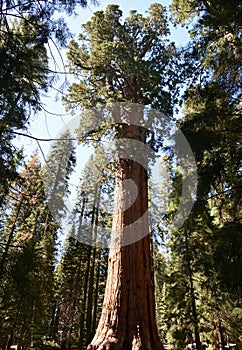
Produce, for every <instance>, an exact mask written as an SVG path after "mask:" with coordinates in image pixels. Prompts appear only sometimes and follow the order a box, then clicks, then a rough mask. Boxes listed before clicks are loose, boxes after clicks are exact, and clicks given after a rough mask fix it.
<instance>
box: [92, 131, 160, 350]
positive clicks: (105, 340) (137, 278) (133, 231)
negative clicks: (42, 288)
mask: <svg viewBox="0 0 242 350" xmlns="http://www.w3.org/2000/svg"><path fill="white" fill-rule="evenodd" d="M142 129H143V128H141V127H138V126H134V125H132V126H130V127H129V126H127V125H126V126H125V127H124V130H125V133H126V137H127V138H134V137H135V136H136V135H137V134H138V135H140V136H141V137H140V141H142V142H144V143H145V133H144V129H143V130H142ZM128 179H131V180H133V181H134V182H135V184H136V186H137V189H138V194H137V197H136V200H135V202H134V203H133V204H131V206H130V207H129V208H128V209H127V210H124V211H121V210H119V211H117V212H116V213H115V214H114V216H113V231H112V242H113V243H115V248H112V249H110V255H109V261H108V276H107V283H106V290H105V296H104V302H103V309H102V314H101V318H100V321H99V325H98V328H97V330H96V334H95V336H94V339H93V340H92V342H91V344H90V345H89V346H88V348H87V349H89V350H138V349H140V350H141V349H142V350H156V349H157V350H163V349H164V347H163V345H162V343H161V342H160V340H159V337H158V332H157V326H156V320H155V301H154V286H153V278H152V269H151V253H150V244H151V242H150V235H149V225H148V215H146V214H147V207H148V196H147V173H146V170H145V169H144V167H143V166H141V165H140V164H139V163H137V162H135V161H134V160H131V159H119V160H118V161H117V166H116V182H115V203H116V204H117V206H118V207H120V208H126V207H127V202H129V193H128V192H129V189H128V188H127V186H125V181H124V180H128ZM140 218H142V220H141V221H139V220H140ZM135 222H136V224H135ZM140 222H142V224H141V225H140V224H139V223H140ZM141 231H142V232H141ZM144 232H145V235H144V234H143V233H144ZM125 235H129V237H130V236H131V235H132V237H133V238H134V239H133V241H135V240H137V241H135V243H132V244H129V245H123V244H122V242H123V241H124V240H125V239H126V238H125ZM139 237H143V238H140V239H139Z"/></svg>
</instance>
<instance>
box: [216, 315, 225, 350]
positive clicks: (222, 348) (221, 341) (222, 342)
mask: <svg viewBox="0 0 242 350" xmlns="http://www.w3.org/2000/svg"><path fill="white" fill-rule="evenodd" d="M217 327H218V341H219V349H220V350H226V348H225V345H226V344H225V339H224V334H223V327H222V323H221V318H220V315H219V314H218V323H217Z"/></svg>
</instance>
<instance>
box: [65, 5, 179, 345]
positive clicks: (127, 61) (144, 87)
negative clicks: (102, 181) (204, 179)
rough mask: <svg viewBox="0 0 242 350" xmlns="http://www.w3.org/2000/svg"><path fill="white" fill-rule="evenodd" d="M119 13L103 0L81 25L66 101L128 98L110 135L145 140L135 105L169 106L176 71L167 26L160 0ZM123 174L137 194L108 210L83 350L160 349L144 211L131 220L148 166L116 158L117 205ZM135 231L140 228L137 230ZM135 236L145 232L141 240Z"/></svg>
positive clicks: (105, 130) (142, 200) (141, 204)
mask: <svg viewBox="0 0 242 350" xmlns="http://www.w3.org/2000/svg"><path fill="white" fill-rule="evenodd" d="M121 17H122V12H121V10H120V9H119V7H118V6H117V5H109V6H108V7H107V9H106V11H105V12H103V11H99V12H96V13H95V14H94V16H93V17H92V19H91V21H89V22H87V23H86V24H84V25H83V33H82V34H80V36H79V42H75V41H72V42H71V43H70V45H69V53H68V58H69V61H70V70H71V71H72V72H73V73H74V74H75V76H76V77H77V78H79V82H77V83H75V84H73V85H72V86H71V87H70V89H69V94H68V96H67V98H66V103H67V105H68V106H69V107H70V108H71V107H73V106H79V105H81V106H88V107H94V106H97V105H99V106H100V105H105V104H106V103H107V102H117V101H118V102H126V105H125V107H123V108H122V107H121V108H120V109H119V110H118V112H117V109H115V108H113V109H112V108H111V114H112V117H113V121H114V124H115V125H113V124H112V127H113V131H114V134H115V135H116V138H120V137H122V138H126V139H129V140H133V139H136V140H138V141H139V142H140V145H142V144H143V145H144V144H147V142H148V141H147V140H148V135H149V136H150V133H149V131H148V130H146V129H145V128H144V127H142V126H139V125H142V121H143V119H144V109H143V107H141V105H139V106H140V107H138V106H137V104H143V105H146V106H149V107H154V108H156V109H159V110H161V111H165V112H167V113H168V112H169V111H170V108H171V103H170V95H169V93H167V92H166V91H165V89H164V87H165V86H166V87H167V85H168V84H169V83H171V84H172V77H173V76H174V72H173V73H172V71H171V70H170V72H169V73H170V74H169V77H168V74H167V73H168V70H169V68H168V67H169V63H170V60H171V57H172V56H173V57H174V46H173V45H171V44H170V45H168V44H167V39H166V37H167V35H168V33H169V30H168V26H167V19H166V12H165V9H164V8H163V7H162V6H161V5H159V4H154V5H152V6H151V7H150V8H149V11H148V14H147V17H143V16H142V15H141V14H138V13H137V12H136V11H131V12H130V16H129V17H128V18H126V19H125V21H122V18H121ZM173 68H174V67H173ZM123 106H124V105H123ZM130 116H131V117H130ZM88 118H90V114H88V113H86V114H85V116H84V117H83V118H82V122H81V125H82V131H83V132H85V130H87V131H88V125H89V126H90V123H91V122H90V119H88ZM100 118H101V116H100ZM132 118H133V119H132ZM106 122H107V120H106V119H105V116H104V117H103V119H102V127H100V128H99V130H95V133H93V137H95V135H97V132H98V131H100V132H102V134H106V135H108V134H109V133H110V132H111V131H110V124H109V126H108V124H107V123H106ZM105 123H106V125H105ZM132 124H136V125H132ZM88 135H89V136H90V132H89V133H88ZM98 137H100V135H98ZM149 139H150V138H149ZM151 139H152V137H151ZM150 141H151V140H150ZM151 143H152V142H150V144H151ZM147 147H148V146H147ZM127 179H131V180H133V182H135V184H136V186H137V188H138V194H137V198H136V200H135V202H134V203H133V204H132V205H131V206H130V207H129V208H128V209H127V210H124V211H117V212H116V213H115V215H114V216H113V231H112V235H113V236H112V242H114V245H115V247H114V248H113V249H111V250H110V256H109V265H108V277H107V284H106V291H105V296H104V303H103V309H102V315H101V318H100V321H99V325H98V328H97V330H96V334H95V336H94V339H93V340H92V342H91V343H90V345H89V346H88V349H93V350H94V349H152V350H153V349H163V345H162V343H161V341H160V340H159V338H158V334H157V327H156V320H155V303H154V291H153V278H152V268H151V254H150V235H149V227H148V219H147V216H144V217H145V218H144V219H143V220H142V229H141V225H140V226H139V225H132V223H133V222H135V221H137V220H138V219H139V218H141V217H142V216H143V214H144V213H145V212H146V210H147V206H148V199H147V173H146V170H145V168H144V167H143V166H142V165H140V164H139V163H137V162H135V161H134V160H132V159H124V158H122V157H118V158H117V160H116V177H115V204H116V205H117V206H119V207H121V208H122V207H123V208H125V202H126V203H127V201H129V200H130V198H127V197H128V191H126V189H125V180H127ZM141 230H142V232H145V235H143V236H142V235H141V232H140V231H141ZM125 234H127V235H130V236H131V235H132V236H133V238H134V239H133V241H135V243H132V244H127V245H126V244H123V242H124V241H125ZM114 236H115V237H114ZM140 236H142V237H143V238H141V239H139V237H140Z"/></svg>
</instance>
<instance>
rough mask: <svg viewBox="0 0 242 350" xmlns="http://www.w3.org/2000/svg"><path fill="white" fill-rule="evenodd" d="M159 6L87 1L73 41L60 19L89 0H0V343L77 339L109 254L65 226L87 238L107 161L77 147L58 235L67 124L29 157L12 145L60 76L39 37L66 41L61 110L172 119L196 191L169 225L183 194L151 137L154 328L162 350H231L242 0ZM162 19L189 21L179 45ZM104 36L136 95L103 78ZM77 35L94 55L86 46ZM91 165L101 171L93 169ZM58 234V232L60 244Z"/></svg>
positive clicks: (104, 214)
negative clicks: (157, 186) (118, 104)
mask: <svg viewBox="0 0 242 350" xmlns="http://www.w3.org/2000/svg"><path fill="white" fill-rule="evenodd" d="M158 3H159V4H154V5H153V6H150V9H149V16H150V17H149V20H150V22H149V24H147V23H148V22H147V20H146V18H148V15H147V14H143V15H140V14H138V13H137V12H135V11H131V12H130V16H129V18H127V19H125V22H122V14H121V12H120V9H119V7H118V6H117V5H110V6H108V7H107V9H106V10H105V11H99V9H98V6H97V7H96V8H95V11H99V12H97V13H96V14H94V15H93V17H92V20H90V21H89V22H87V23H86V24H85V25H84V26H83V27H80V35H79V37H78V39H77V40H76V41H74V40H71V37H70V35H69V31H68V28H67V24H66V23H65V21H64V19H63V18H67V17H68V16H71V15H72V13H73V12H74V11H75V10H76V11H79V12H81V11H82V10H83V8H84V7H86V6H89V5H90V4H93V5H97V4H95V2H94V1H93V2H92V3H91V2H90V3H89V4H88V3H87V1H86V0H58V1H57V0H52V1H45V0H40V1H31V0H29V1H24V0H19V1H17V0H3V1H1V2H0V94H1V99H0V150H1V154H0V171H1V179H0V192H1V197H0V204H1V208H0V212H1V222H0V234H1V235H0V280H1V285H0V346H1V348H2V350H5V349H7V350H8V349H10V348H11V346H13V345H16V346H17V349H22V348H29V347H32V348H35V349H54V348H55V349H59V348H60V349H63V350H65V349H79V350H82V349H86V347H87V345H88V344H89V343H90V341H91V340H92V338H93V335H94V334H95V329H96V327H97V323H98V319H99V316H100V313H101V309H102V301H103V295H104V290H105V282H106V275H107V261H108V253H109V252H108V249H107V248H99V247H95V246H90V245H87V244H84V243H82V241H81V240H80V239H79V238H78V237H79V235H82V236H85V234H86V232H87V231H88V230H90V227H91V232H92V233H93V234H94V235H95V234H97V230H98V229H99V230H100V228H101V229H102V227H103V228H104V227H107V226H108V227H110V225H111V221H112V215H111V209H110V203H109V202H108V200H107V199H108V198H112V197H113V191H114V188H113V164H111V163H109V166H108V167H107V164H108V160H107V159H105V154H101V153H100V151H99V152H96V153H95V152H94V153H93V155H92V157H90V159H89V161H88V163H87V164H86V165H85V167H84V168H83V169H82V172H81V174H80V179H79V184H76V185H78V191H77V196H76V198H75V208H74V210H73V217H72V223H73V224H72V226H71V228H70V229H69V231H68V232H65V231H64V228H63V227H61V225H60V223H59V222H57V220H55V216H54V215H53V208H52V210H50V208H49V205H48V203H49V201H50V200H51V201H53V202H54V203H57V205H56V207H55V208H54V210H55V212H56V213H59V214H60V215H62V216H64V215H65V210H66V209H65V198H67V197H68V195H70V184H69V179H70V177H71V174H72V173H73V171H74V169H75V164H76V158H77V154H76V149H75V146H74V143H73V141H72V139H71V136H70V134H68V132H66V133H63V134H62V135H61V137H60V139H59V140H54V141H53V143H52V147H51V151H50V152H49V155H48V157H47V158H46V159H45V162H42V163H41V161H40V159H39V156H38V154H37V153H34V154H32V155H30V156H29V157H28V159H27V158H26V156H24V150H23V149H22V148H20V147H17V146H16V143H14V140H15V138H16V136H17V135H18V133H21V134H25V135H26V140H27V139H28V138H30V137H32V136H31V135H29V134H28V126H29V122H30V121H31V118H33V117H34V116H36V115H38V113H41V111H42V110H43V108H44V106H43V103H42V96H43V95H44V94H45V93H46V92H47V91H52V90H54V89H56V86H58V81H57V76H58V73H59V74H60V73H64V72H57V71H58V69H56V70H55V69H53V68H52V67H53V65H51V64H50V61H51V60H53V59H55V57H53V56H52V51H51V45H55V46H56V47H57V48H58V49H59V50H60V49H61V48H63V47H67V49H68V53H67V66H68V67H67V68H68V69H69V72H70V73H71V76H72V78H71V84H69V87H68V88H67V89H65V87H63V89H62V93H63V103H64V104H65V105H66V108H67V109H68V110H69V111H73V109H76V108H79V105H80V104H81V105H82V106H83V105H84V106H95V105H96V104H98V103H100V104H102V103H105V102H109V101H131V102H138V103H144V104H145V105H149V106H152V108H156V109H157V110H160V111H161V112H164V113H165V114H166V115H168V116H169V117H170V118H171V120H172V122H173V123H174V124H176V125H178V126H179V128H180V129H181V130H182V132H183V134H184V135H185V137H186V138H187V140H188V142H189V144H190V146H191V148H192V151H193V154H194V157H195V160H196V166H197V173H198V182H197V185H198V188H197V194H196V198H195V202H194V206H193V208H192V211H191V213H190V215H189V218H188V219H187V220H186V221H185V223H184V225H183V226H182V227H181V228H180V229H179V230H176V231H174V230H171V222H172V219H173V217H174V215H175V212H176V209H177V207H178V206H179V202H180V200H181V196H182V193H181V186H182V180H181V177H182V175H181V171H180V169H179V166H176V165H177V163H176V162H175V161H174V154H173V152H172V151H171V150H170V148H169V147H167V146H166V147H165V146H164V145H162V142H161V141H160V140H159V138H157V139H155V143H154V147H155V148H156V149H157V150H158V149H160V150H161V151H162V152H163V153H162V154H163V157H162V162H163V164H165V167H166V172H168V174H169V176H170V183H169V188H170V190H169V206H168V210H167V211H166V212H164V214H163V216H162V224H161V217H160V216H159V215H160V212H159V215H157V213H156V211H155V210H154V212H152V213H151V217H152V220H151V221H152V227H151V230H152V254H153V266H152V268H153V271H154V285H155V298H156V313H157V314H156V318H157V324H158V331H159V334H160V336H161V338H162V339H163V340H164V343H165V345H166V347H167V349H185V348H186V346H187V345H188V344H191V343H196V345H197V348H198V349H199V348H201V344H202V343H206V344H207V346H208V349H223V350H224V349H227V348H229V347H230V344H234V348H235V344H236V348H237V349H242V260H241V253H242V209H241V193H242V191H241V187H242V183H241V181H242V180H241V178H242V164H241V153H242V142H241V141H242V140H241V130H242V128H241V127H242V118H241V112H242V111H241V108H242V101H241V81H242V80H241V78H242V72H241V64H242V43H241V40H242V34H241V28H242V23H241V21H242V4H241V1H240V0H220V1H215V0H201V1H198V0H173V2H172V3H171V5H170V7H169V9H167V12H166V11H165V9H164V8H162V7H161V6H160V4H162V1H159V2H158ZM161 13H162V16H161ZM100 18H101V19H100ZM98 21H101V23H102V26H101V27H102V28H101V29H100V26H98V23H99V24H100V22H98ZM169 23H170V24H172V25H173V26H183V27H184V28H185V29H187V31H188V32H189V35H190V40H189V42H188V43H187V44H186V45H185V46H184V47H178V48H176V47H175V44H174V43H172V42H171V41H170V39H169ZM149 25H150V27H149ZM158 25H159V28H161V29H160V31H158V30H157V31H156V34H154V30H153V31H152V30H151V29H150V28H155V26H158ZM152 26H153V27H152ZM117 28H121V29H120V30H116V29H117ZM147 28H148V29H147ZM157 28H158V27H157ZM122 30H124V33H125V34H123V32H122ZM112 31H113V32H112ZM122 35H123V36H124V37H125V38H126V39H127V38H128V39H129V38H132V40H133V42H134V43H135V44H136V45H137V46H136V48H137V47H138V48H139V50H141V49H144V50H146V51H145V53H144V55H143V56H142V57H138V55H137V57H138V58H137V57H136V58H135V59H134V57H131V56H130V54H129V52H130V51H129V50H131V49H132V48H133V47H132V45H133V44H132V45H131V41H128V39H127V41H126V44H125V45H123V46H122V45H120V42H121V39H122V38H123V37H122ZM125 35H126V36H125ZM156 35H157V36H156ZM158 35H162V36H163V38H164V39H163V41H162V42H159V40H158V39H157V38H158ZM102 36H103V40H99V41H98V40H96V39H97V38H98V39H100V38H102ZM114 37H115V38H118V39H115V40H117V41H116V42H118V43H119V45H116V46H115V50H116V51H114V56H113V57H114V58H113V60H115V59H117V60H118V59H119V60H120V62H121V63H120V66H122V64H123V65H124V70H125V71H126V72H128V73H130V74H131V73H132V74H135V79H137V86H138V88H137V91H138V92H137V91H136V92H137V93H136V96H135V98H136V99H134V97H133V95H132V94H131V92H130V91H128V92H127V86H126V85H125V81H126V80H125V79H126V78H125V77H123V76H119V75H118V74H121V73H120V72H117V71H116V72H115V74H116V75H115V76H113V75H112V74H114V73H113V72H110V67H108V66H107V67H106V66H105V65H104V64H103V62H106V61H108V59H109V58H110V55H111V53H110V47H111V46H110V45H111V44H110V43H113V40H114V39H113V38H114ZM120 38H121V39H120ZM88 45H90V46H91V47H92V50H93V51H92V52H93V53H94V54H93V56H88V55H87V51H86V47H88ZM130 57H131V58H130ZM56 59H57V58H56ZM132 59H133V60H132ZM63 60H66V58H64V57H63ZM83 62H84V63H83ZM151 71H152V72H153V73H152V74H153V75H152V76H151V78H150V76H149V75H148V73H149V72H151ZM147 72H148V73H147ZM161 72H162V74H161ZM109 75H112V79H114V80H115V79H116V80H115V81H116V83H115V85H112V89H109V88H110V86H107V85H106V82H107V80H106V81H105V83H104V85H103V76H105V77H107V76H108V77H109ZM149 78H150V79H149ZM72 79H75V83H73V82H72ZM84 82H85V84H84ZM151 82H152V83H151ZM113 87H114V88H113ZM128 87H130V86H128ZM128 94H130V95H128ZM127 96H128V97H129V98H127ZM101 97H102V98H101ZM80 101H81V102H80ZM178 115H179V117H177V116H178ZM103 129H104V130H101V131H100V132H102V133H106V134H108V133H109V129H108V126H107V128H106V129H105V128H103ZM94 136H95V137H96V135H94ZM37 141H38V140H37ZM39 141H40V140H39ZM39 141H38V142H39ZM87 141H88V140H83V142H87ZM40 149H41V148H40ZM63 164H66V168H65V169H64V170H63ZM102 166H103V168H104V170H105V171H104V172H103V173H102V174H101V175H100V170H99V169H100V167H102ZM160 176H161V182H162V181H163V180H164V177H163V175H162V173H161V175H160ZM56 179H57V180H58V181H55V180H56ZM87 183H89V186H88V187H87V186H86V184H87ZM164 186H167V184H164ZM46 187H47V188H48V191H47V193H46ZM55 196H58V198H57V199H56V198H55ZM150 196H152V193H150ZM55 199H56V200H55ZM162 205H163V204H162V203H160V206H161V207H162ZM76 218H78V219H76ZM164 223H165V224H164ZM74 233H75V234H74ZM60 235H62V236H63V235H65V237H66V238H65V242H64V244H63V243H62V244H61V242H60ZM231 348H232V345H231Z"/></svg>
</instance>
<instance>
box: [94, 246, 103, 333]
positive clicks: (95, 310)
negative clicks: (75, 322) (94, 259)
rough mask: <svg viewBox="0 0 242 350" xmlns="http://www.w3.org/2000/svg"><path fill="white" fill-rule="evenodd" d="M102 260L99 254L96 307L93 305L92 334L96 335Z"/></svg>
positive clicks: (95, 296)
mask: <svg viewBox="0 0 242 350" xmlns="http://www.w3.org/2000/svg"><path fill="white" fill-rule="evenodd" d="M100 260H101V254H100V252H99V253H98V264H97V269H96V282H95V295H94V305H93V317H92V319H93V322H92V334H95V330H96V325H97V310H98V294H99V288H98V286H99V278H100Z"/></svg>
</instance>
